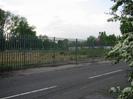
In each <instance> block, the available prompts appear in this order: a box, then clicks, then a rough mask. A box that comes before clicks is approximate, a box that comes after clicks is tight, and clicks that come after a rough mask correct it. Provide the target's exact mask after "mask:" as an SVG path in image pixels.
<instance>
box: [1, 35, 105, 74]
mask: <svg viewBox="0 0 133 99" xmlns="http://www.w3.org/2000/svg"><path fill="white" fill-rule="evenodd" d="M100 50H101V52H102V53H101V52H100V53H99V52H98V51H99V49H97V50H95V52H94V49H88V47H87V44H86V43H85V40H78V39H63V38H61V39H59V38H56V37H53V38H48V37H46V36H29V35H23V36H12V35H4V36H1V37H0V72H2V71H10V70H15V69H22V68H29V67H30V66H32V67H33V66H35V67H37V66H47V65H57V64H64V63H78V61H79V60H84V59H88V58H89V56H91V55H92V54H93V53H94V54H95V55H96V56H97V55H100V54H103V53H104V52H105V51H104V50H103V49H100Z"/></svg>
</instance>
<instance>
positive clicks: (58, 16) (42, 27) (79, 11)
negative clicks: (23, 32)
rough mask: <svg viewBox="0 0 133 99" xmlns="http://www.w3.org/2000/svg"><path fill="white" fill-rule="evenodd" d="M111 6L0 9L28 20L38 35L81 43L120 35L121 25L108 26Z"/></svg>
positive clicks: (15, 0)
mask: <svg viewBox="0 0 133 99" xmlns="http://www.w3.org/2000/svg"><path fill="white" fill-rule="evenodd" d="M111 6H112V2H111V0H0V8H3V9H4V10H9V11H11V12H13V13H15V14H19V15H21V16H24V17H26V18H27V20H28V22H29V23H30V24H31V25H34V26H36V31H37V34H38V35H40V34H42V35H47V36H50V37H53V36H56V37H66V38H82V39H84V38H87V37H88V36H90V35H94V36H97V35H98V33H99V32H100V31H106V32H107V33H108V34H113V33H115V34H117V35H119V34H120V31H119V23H112V22H109V23H108V22H107V19H108V18H109V17H110V16H109V15H106V14H105V13H106V12H109V9H110V7H111Z"/></svg>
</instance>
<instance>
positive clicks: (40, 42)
mask: <svg viewBox="0 0 133 99" xmlns="http://www.w3.org/2000/svg"><path fill="white" fill-rule="evenodd" d="M118 39H119V37H117V36H115V35H114V34H112V35H107V33H106V32H105V31H104V32H99V36H98V37H97V38H96V37H94V36H90V37H88V38H87V40H84V41H80V40H78V41H77V42H76V39H75V40H73V41H71V40H69V39H64V40H56V38H52V39H49V37H47V36H41V35H40V36H37V35H36V31H35V26H31V25H29V23H28V21H27V19H26V18H25V17H21V16H19V15H15V14H12V13H11V12H9V11H4V10H2V9H0V50H1V51H3V50H10V49H45V50H50V49H61V50H68V49H69V47H75V46H80V47H83V46H84V47H89V48H90V47H92V48H93V47H103V46H114V45H115V43H116V42H117V40H118Z"/></svg>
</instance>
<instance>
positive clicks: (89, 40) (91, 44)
mask: <svg viewBox="0 0 133 99" xmlns="http://www.w3.org/2000/svg"><path fill="white" fill-rule="evenodd" d="M95 44H96V38H95V37H94V36H90V37H88V38H87V45H88V46H89V47H94V46H95Z"/></svg>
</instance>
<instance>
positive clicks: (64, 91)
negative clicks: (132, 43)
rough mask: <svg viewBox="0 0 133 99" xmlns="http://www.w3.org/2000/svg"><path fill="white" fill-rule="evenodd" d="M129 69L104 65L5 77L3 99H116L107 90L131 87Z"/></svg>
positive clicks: (1, 79) (36, 70)
mask: <svg viewBox="0 0 133 99" xmlns="http://www.w3.org/2000/svg"><path fill="white" fill-rule="evenodd" d="M127 67H128V66H127V65H126V64H125V63H120V64H117V65H114V64H112V63H111V62H109V61H101V62H93V63H82V64H77V65H74V64H73V65H63V66H58V67H41V68H34V69H27V70H20V71H15V72H10V73H6V74H4V76H1V77H0V99H114V98H113V97H112V96H111V95H110V94H109V92H108V90H109V88H110V87H112V86H126V85H127V84H128V82H127V69H128V68H127Z"/></svg>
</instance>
